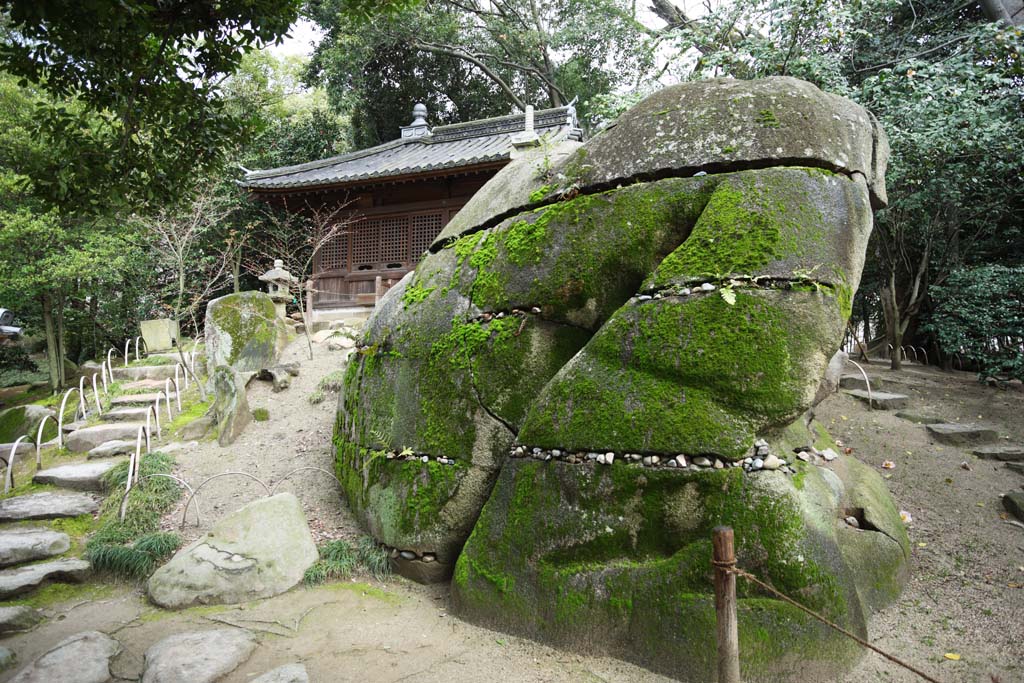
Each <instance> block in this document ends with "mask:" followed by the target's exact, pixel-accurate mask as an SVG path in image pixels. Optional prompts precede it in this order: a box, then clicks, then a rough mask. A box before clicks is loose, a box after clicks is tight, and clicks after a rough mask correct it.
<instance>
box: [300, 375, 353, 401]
mask: <svg viewBox="0 0 1024 683" xmlns="http://www.w3.org/2000/svg"><path fill="white" fill-rule="evenodd" d="M344 385H345V371H344V370H335V371H334V372H332V373H330V374H328V375H325V376H324V377H323V379H321V380H320V381H319V382H318V383H317V385H316V389H315V390H314V391H313V393H312V394H310V395H309V402H310V403H312V404H313V405H316V404H317V403H323V401H324V399H325V398H327V394H336V393H338V392H339V391H341V388H342V387H343V386H344Z"/></svg>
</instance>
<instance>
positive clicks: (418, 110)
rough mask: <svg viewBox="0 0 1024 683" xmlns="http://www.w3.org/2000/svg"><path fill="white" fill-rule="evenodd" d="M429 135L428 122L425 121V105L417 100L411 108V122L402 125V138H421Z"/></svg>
mask: <svg viewBox="0 0 1024 683" xmlns="http://www.w3.org/2000/svg"><path fill="white" fill-rule="evenodd" d="M429 135H430V124H428V123H427V105H425V104H423V103H422V102H417V103H416V104H415V105H414V106H413V108H412V123H410V124H409V125H408V126H402V139H405V138H422V137H427V136H429Z"/></svg>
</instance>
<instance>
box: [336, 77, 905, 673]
mask: <svg viewBox="0 0 1024 683" xmlns="http://www.w3.org/2000/svg"><path fill="white" fill-rule="evenodd" d="M887 151H888V146H887V143H886V141H885V136H884V133H882V131H881V130H880V129H879V128H878V126H877V124H876V122H875V121H874V119H873V118H872V117H871V116H870V115H869V114H868V113H867V112H866V111H865V110H863V109H862V108H860V107H859V106H857V105H856V104H854V103H852V102H849V101H847V100H844V99H842V98H838V97H835V96H833V95H828V94H825V93H822V92H821V91H820V90H818V89H817V88H815V87H814V86H812V85H810V84H807V83H803V82H801V81H797V80H794V79H790V78H775V79H766V80H764V81H754V82H745V81H730V80H716V81H709V82H704V83H696V84H685V85H680V86H676V87H672V88H667V89H665V90H663V91H661V92H659V93H656V94H655V95H653V96H651V97H650V98H648V99H647V100H645V101H644V102H642V103H640V104H639V105H637V107H635V108H634V109H632V110H630V111H629V112H627V113H626V114H624V115H623V116H622V117H621V118H620V119H619V121H618V122H616V123H615V124H614V125H612V126H611V127H609V128H608V129H606V130H605V131H603V132H602V133H600V134H599V135H596V136H595V137H594V138H592V139H591V140H589V141H588V142H587V143H586V144H584V145H579V144H577V143H557V144H551V145H547V146H543V147H541V148H540V149H538V150H537V151H535V152H533V153H531V154H527V155H524V156H522V157H519V158H517V159H516V160H514V161H513V162H512V163H510V164H509V165H508V166H506V167H505V168H504V169H502V170H501V171H500V172H499V173H498V174H497V175H496V176H495V177H494V178H493V179H492V180H491V181H490V182H489V183H488V184H487V185H486V186H485V187H484V188H483V189H482V190H481V191H480V192H479V193H478V194H477V195H475V196H474V198H473V199H472V200H471V201H470V202H469V203H468V204H467V205H466V207H465V208H463V209H462V210H461V211H460V212H459V213H458V215H457V216H456V217H455V218H453V220H452V221H451V222H450V223H449V224H448V225H447V226H446V227H445V229H444V231H442V233H441V235H440V236H439V237H438V238H437V240H435V242H434V244H433V245H432V247H431V250H430V253H429V254H427V255H426V257H425V258H424V259H423V260H422V261H421V262H420V264H419V266H418V267H417V269H416V270H415V271H414V272H413V273H411V274H409V275H408V276H406V277H405V278H404V279H403V280H402V281H401V282H400V283H399V284H398V285H397V286H396V287H394V288H393V289H392V290H391V291H390V292H389V293H388V295H387V296H386V297H384V299H383V300H382V301H381V302H380V305H379V306H378V308H377V310H376V311H375V312H374V315H373V316H372V317H371V319H370V320H369V321H368V323H367V325H366V328H365V331H364V336H363V338H362V340H361V342H360V344H359V347H358V349H357V353H356V354H355V355H354V356H353V359H352V361H351V362H350V364H349V367H348V369H347V374H346V381H345V387H344V390H343V392H342V396H341V398H340V402H339V409H338V421H337V428H336V432H335V444H336V447H337V454H338V457H337V472H338V477H339V480H340V481H341V482H342V487H343V489H344V491H345V494H346V496H347V498H348V500H349V502H350V504H351V507H352V508H353V510H354V511H355V513H356V515H357V517H358V518H359V519H360V520H361V521H362V523H363V524H364V525H365V526H366V527H367V529H368V530H369V531H370V533H371V534H373V535H374V536H375V537H376V538H377V539H378V540H379V541H381V542H382V543H384V544H386V545H387V546H389V547H392V548H394V549H395V550H398V551H404V553H403V554H404V555H408V552H412V553H413V556H415V557H426V556H429V557H430V558H431V559H433V558H435V557H436V559H437V560H438V562H439V563H440V565H441V566H442V567H444V568H445V569H449V570H450V569H451V567H452V566H453V564H454V563H455V562H456V558H458V565H457V571H456V573H455V585H454V595H455V600H456V605H457V607H458V609H459V611H460V613H461V614H463V615H465V616H466V617H468V618H470V619H472V620H474V621H480V622H483V623H486V624H488V625H490V626H493V627H495V628H499V629H505V630H512V631H516V632H520V633H525V634H527V635H530V636H533V637H537V638H540V639H543V640H548V641H553V642H556V643H560V644H564V645H570V646H573V647H580V648H583V649H588V650H593V651H603V652H609V651H610V652H615V653H616V654H619V655H620V656H623V657H625V658H627V659H631V660H634V661H638V662H641V663H644V664H646V665H648V666H651V667H653V668H656V669H659V670H662V671H672V672H674V673H675V675H683V677H684V678H686V677H687V676H688V677H689V679H691V680H707V677H708V672H709V671H710V669H708V668H707V667H708V666H710V664H709V662H710V661H711V656H710V654H708V652H713V648H711V649H709V650H707V652H705V651H704V650H705V649H707V648H708V647H709V645H708V643H709V642H711V641H709V639H711V638H713V633H714V628H713V624H712V625H711V626H709V625H708V618H709V614H710V612H709V611H708V610H709V609H710V608H709V605H710V601H711V596H710V590H711V582H710V578H709V577H710V574H709V564H708V552H710V551H709V548H710V529H711V527H712V526H714V525H715V524H719V523H729V524H732V525H734V526H735V527H736V530H737V534H738V535H739V536H741V537H742V539H743V540H742V541H741V542H740V543H741V551H742V552H744V554H743V555H742V559H743V560H745V561H747V564H746V567H747V568H749V569H751V570H754V571H759V572H762V573H764V574H765V575H766V576H767V577H768V578H769V579H771V580H773V581H778V582H779V584H780V587H783V588H784V589H785V590H787V591H792V592H793V594H794V596H795V597H796V598H797V599H800V600H804V601H805V602H806V603H807V604H808V605H811V606H813V607H815V608H817V609H821V610H824V611H825V612H826V613H827V614H829V615H831V616H832V617H834V618H835V619H837V620H839V621H840V622H842V623H844V624H846V625H847V626H849V627H850V628H853V629H855V630H860V631H863V629H864V627H865V624H866V618H867V614H868V613H869V612H870V610H871V609H873V608H874V607H876V606H877V605H879V604H882V603H884V602H885V601H886V600H891V599H892V598H893V597H894V596H895V594H896V593H897V592H898V590H899V586H900V582H901V579H902V577H903V572H904V567H905V537H904V536H903V531H902V526H900V522H899V518H898V515H896V514H895V509H894V507H893V506H892V503H891V500H890V499H889V497H888V494H887V493H886V492H885V489H884V486H882V485H881V482H880V481H878V479H877V477H875V476H874V475H872V474H871V472H870V471H868V470H864V471H861V469H863V468H858V467H857V465H856V463H853V462H852V461H851V462H850V463H845V464H842V465H838V464H836V463H831V464H830V467H831V469H827V470H826V469H825V468H824V467H818V466H817V465H814V464H810V463H803V462H796V461H795V460H794V461H793V465H794V468H792V469H791V468H790V467H788V466H786V467H780V466H779V461H778V459H777V458H776V461H775V462H773V463H772V467H771V468H769V469H771V471H765V472H762V471H759V470H758V468H759V467H761V465H762V464H763V461H762V463H759V464H758V465H757V466H756V467H755V466H754V465H752V464H751V463H752V461H753V458H751V460H750V461H748V462H747V463H746V464H741V461H743V460H744V458H745V457H746V456H748V455H754V456H756V455H758V454H761V455H765V453H766V452H767V451H765V453H762V452H761V450H763V449H767V448H768V447H767V446H765V445H764V441H762V440H767V441H769V442H771V444H772V447H771V451H770V452H771V453H772V454H775V455H782V456H783V457H785V456H786V455H787V454H791V452H792V448H793V447H795V446H806V445H807V444H808V443H810V441H813V439H811V438H810V435H807V434H805V435H803V436H805V437H806V439H805V440H803V441H802V442H795V441H794V440H793V439H789V437H785V436H784V435H786V434H791V432H792V430H793V429H795V427H794V426H793V425H794V424H798V425H801V428H802V429H805V430H806V428H805V427H803V424H804V423H803V422H797V421H798V418H799V417H800V416H801V415H803V414H804V413H805V412H806V411H807V409H808V408H809V407H810V406H811V405H813V402H814V400H815V396H816V393H817V389H818V386H819V384H820V381H821V379H822V376H823V374H824V372H825V369H826V367H827V365H828V362H829V359H830V358H831V357H832V356H833V354H834V353H835V351H836V350H837V348H838V346H839V343H840V341H841V338H842V332H843V329H844V327H845V325H846V320H847V318H848V317H849V314H850V305H851V301H852V298H853V295H854V293H855V291H856V288H857V285H858V283H859V281H860V276H861V270H862V268H863V265H864V252H865V249H866V246H867V241H868V238H869V236H870V232H871V227H872V217H871V208H872V206H873V205H874V206H878V205H881V204H883V203H884V200H885V186H884V177H883V174H884V170H885V164H886V156H887ZM785 439H789V440H788V441H786V443H783V441H784V440H785ZM796 441H800V439H797V440H796ZM598 454H600V458H602V460H600V461H598V460H597V457H598ZM511 455H515V456H518V457H517V458H515V459H510V456H511ZM677 456H683V458H685V459H687V460H688V461H689V462H690V463H691V465H690V466H689V467H687V466H685V465H684V466H680V464H679V463H680V462H682V459H678V458H677ZM524 457H525V458H529V459H528V460H524V459H523V458H524ZM790 459H791V460H793V457H792V455H790ZM609 461H611V462H612V464H611V465H610V466H608V465H604V464H601V465H597V464H596V463H597V462H602V463H606V462H609ZM669 461H671V464H672V467H669V466H667V465H668V463H669ZM705 461H706V463H707V464H708V465H710V463H711V461H716V462H717V469H715V468H713V467H710V466H708V467H707V468H705V467H703V466H701V467H695V466H694V465H692V463H694V462H705ZM822 465H824V462H822ZM863 490H868V491H871V494H870V495H869V496H868V498H869V499H870V500H869V501H867V502H865V501H861V498H862V497H864V496H865V495H867V494H864V493H862V491H863ZM857 501H860V503H858V502H857ZM851 506H852V507H856V508H858V510H859V509H861V508H863V511H862V512H858V513H857V514H856V515H854V516H855V517H857V518H858V519H861V518H864V515H865V514H868V512H867V510H869V509H870V510H871V512H870V516H871V517H873V518H877V521H874V522H873V523H872V526H871V527H870V528H867V527H865V528H862V529H859V530H857V534H856V535H854V536H851V535H850V529H847V528H846V527H844V526H843V525H844V524H845V522H843V519H844V518H845V517H848V516H850V515H849V514H846V513H848V512H849V509H848V508H851ZM481 511H482V512H481ZM857 515H860V516H857ZM876 530H883V532H877V533H876ZM467 539H469V540H468V542H467ZM871 554H874V555H876V556H877V557H878V558H883V559H882V560H881V561H879V562H874V563H872V562H871V561H864V560H863V558H864V557H865V556H867V555H871ZM801 558H802V559H801ZM399 569H401V566H400V567H399ZM444 575H445V572H444V571H434V572H431V573H430V578H431V579H434V580H436V579H437V578H439V577H443V576H444ZM419 578H423V577H422V576H420V577H419ZM744 600H745V602H744V603H743V604H744V609H745V610H747V611H749V612H750V613H752V614H754V615H755V616H753V617H751V618H750V619H752V621H751V626H750V627H745V629H746V630H745V635H744V638H746V640H745V641H744V642H745V645H744V647H742V648H741V649H746V651H747V654H746V655H745V656H747V660H746V661H747V663H748V666H749V667H753V668H752V669H751V672H752V674H751V676H750V680H776V679H783V678H785V677H786V675H787V674H786V672H787V671H788V670H789V669H788V667H789V666H790V665H791V664H793V665H794V666H795V664H794V663H799V662H809V664H808V666H810V667H811V670H815V671H817V670H820V671H822V672H830V671H835V670H838V668H841V667H842V666H843V665H844V663H845V662H847V661H848V660H849V659H850V658H851V657H852V656H853V654H854V653H853V651H852V650H849V649H848V648H847V647H846V645H845V644H840V643H839V642H838V641H833V639H832V638H831V636H830V635H829V634H826V633H824V632H822V631H820V630H819V629H818V628H817V627H816V626H814V625H812V624H809V623H808V622H807V621H806V620H804V619H802V618H801V617H799V616H798V615H797V614H796V613H794V612H792V611H791V610H789V609H788V608H785V607H784V606H783V605H782V604H780V603H776V602H775V601H773V600H771V599H769V598H768V597H767V596H764V595H761V594H756V593H753V592H749V591H748V592H747V593H746V594H745V595H744ZM741 623H743V619H742V618H741ZM563 626H564V628H563ZM765 629H768V631H767V632H769V633H770V636H771V638H772V639H773V641H774V649H772V648H771V647H769V646H768V645H766V644H764V643H761V644H760V645H759V644H757V643H756V642H754V640H753V639H756V638H757V637H761V635H763V634H764V633H765V632H766V631H765ZM595 634H602V635H601V636H595ZM780 643H786V644H787V647H786V648H782V647H780V646H779V644H780ZM833 647H834V648H837V650H836V652H837V656H836V659H835V661H832V660H831V659H830V658H829V656H828V652H829V651H830V648H833ZM816 648H817V649H816ZM786 653H791V654H786ZM794 653H795V654H794ZM687 661H692V662H693V664H692V666H691V667H690V669H689V670H691V671H693V672H694V673H693V674H692V675H690V674H685V675H684V674H679V673H678V671H679V670H680V668H679V667H681V666H682V663H683V662H687ZM757 672H762V673H763V676H762V677H761V678H758V676H761V673H757ZM773 677H774V678H773ZM794 680H795V679H794Z"/></svg>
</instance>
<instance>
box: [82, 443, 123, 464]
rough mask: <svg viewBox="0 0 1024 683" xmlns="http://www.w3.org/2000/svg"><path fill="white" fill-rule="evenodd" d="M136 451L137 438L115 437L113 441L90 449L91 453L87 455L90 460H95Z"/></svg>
mask: <svg viewBox="0 0 1024 683" xmlns="http://www.w3.org/2000/svg"><path fill="white" fill-rule="evenodd" d="M134 452H135V440H134V439H130V440H129V439H114V440H113V441H105V442H103V443H101V444H100V445H99V446H97V447H96V448H93V449H92V450H90V451H89V454H88V455H86V456H85V457H86V458H87V459H88V460H95V459H97V458H112V457H114V456H115V455H130V454H131V453H134Z"/></svg>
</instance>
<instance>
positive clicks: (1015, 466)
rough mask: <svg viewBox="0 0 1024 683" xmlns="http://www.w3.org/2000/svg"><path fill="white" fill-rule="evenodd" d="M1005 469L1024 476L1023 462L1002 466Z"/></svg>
mask: <svg viewBox="0 0 1024 683" xmlns="http://www.w3.org/2000/svg"><path fill="white" fill-rule="evenodd" d="M1003 467H1005V468H1006V469H1008V470H1010V471H1011V472H1016V473H1017V474H1024V462H1008V463H1006V464H1005V465H1003Z"/></svg>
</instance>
